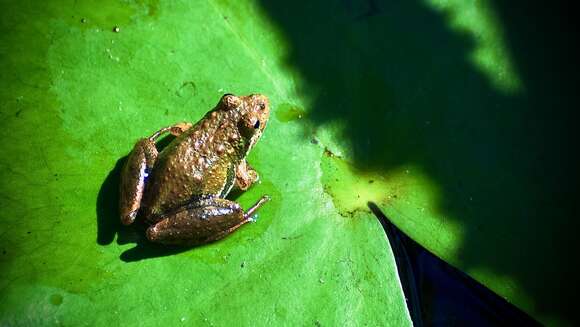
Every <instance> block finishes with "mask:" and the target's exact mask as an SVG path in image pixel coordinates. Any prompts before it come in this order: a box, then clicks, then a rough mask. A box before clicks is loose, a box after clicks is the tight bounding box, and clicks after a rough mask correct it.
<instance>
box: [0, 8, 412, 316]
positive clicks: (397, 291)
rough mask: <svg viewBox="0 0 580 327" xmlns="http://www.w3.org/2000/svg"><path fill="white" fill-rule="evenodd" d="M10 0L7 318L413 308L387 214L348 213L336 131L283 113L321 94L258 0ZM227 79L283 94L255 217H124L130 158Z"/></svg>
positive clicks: (234, 87)
mask: <svg viewBox="0 0 580 327" xmlns="http://www.w3.org/2000/svg"><path fill="white" fill-rule="evenodd" d="M39 5H40V6H42V7H38V6H39ZM4 6H5V7H6V8H8V9H10V10H9V11H6V10H3V11H2V12H3V17H2V31H3V33H2V34H3V35H2V37H3V40H2V47H3V48H2V51H3V53H2V54H3V57H2V67H1V70H2V71H3V72H5V74H3V80H4V82H5V83H6V84H5V85H6V87H4V88H3V89H2V91H1V92H2V97H1V99H2V118H3V121H4V123H3V124H4V128H3V136H5V137H6V141H7V144H6V146H3V147H2V150H1V151H2V152H1V156H2V161H1V168H2V188H1V195H2V206H3V210H2V222H3V225H4V227H3V232H2V251H3V254H2V256H1V260H2V270H1V273H0V274H1V275H0V276H1V277H2V278H0V279H1V282H0V283H1V286H0V288H1V289H2V298H1V303H0V305H1V311H0V312H1V315H0V317H1V319H0V320H1V321H2V323H8V324H17V325H20V324H24V325H29V324H32V325H37V324H45V325H84V324H86V325H94V324H98V325H111V324H113V325H118V324H121V323H123V324H127V323H129V324H139V325H159V324H164V323H169V324H177V323H181V322H183V323H185V324H187V325H204V324H205V325H232V324H236V325H238V324H241V325H253V324H254V323H258V324H263V325H269V324H271V323H276V322H279V323H285V324H308V325H310V324H312V325H314V324H319V325H336V324H344V323H348V324H361V323H364V322H376V323H392V324H397V325H409V324H410V320H409V315H408V313H407V309H406V307H405V301H404V298H403V294H402V291H401V287H400V284H399V281H398V277H397V274H396V269H395V266H394V262H393V258H392V254H391V252H390V250H389V247H388V243H387V240H386V238H385V236H384V233H383V232H382V230H381V228H380V225H379V223H378V222H377V221H376V220H375V219H374V218H373V217H372V216H370V215H368V214H366V215H364V216H361V217H357V218H356V219H354V218H345V217H342V216H341V215H340V214H338V213H337V211H336V209H335V208H334V206H333V204H332V199H331V198H330V197H329V196H328V195H327V194H326V193H325V192H324V187H323V184H322V182H321V180H320V177H321V175H322V172H321V167H320V165H321V157H322V156H323V152H324V148H323V147H322V146H321V145H320V144H318V145H317V144H313V143H311V140H310V138H308V137H305V136H304V130H305V129H304V125H303V124H302V122H301V121H300V120H292V119H277V118H276V117H277V116H276V115H277V114H278V112H277V111H278V108H282V109H280V110H284V109H283V108H284V107H285V106H287V104H288V103H292V104H293V105H294V106H299V107H302V108H306V103H305V102H304V101H305V100H304V99H303V98H302V97H300V96H299V95H298V94H296V90H295V85H296V83H297V82H298V81H297V80H296V77H295V76H294V75H293V73H292V72H291V71H290V70H289V69H288V68H286V67H284V66H283V65H282V64H281V62H282V61H283V60H284V58H283V57H284V55H285V53H286V52H285V51H286V50H285V49H284V48H283V47H281V42H283V38H282V37H281V35H279V34H276V33H273V31H274V30H275V29H274V27H273V26H272V24H271V23H270V22H268V20H267V19H266V15H265V14H263V13H259V10H260V8H259V7H258V5H257V4H256V3H251V2H247V3H244V4H239V5H236V6H235V7H234V6H226V5H225V4H218V3H213V2H208V3H205V2H204V3H191V2H172V3H166V4H157V3H142V2H135V3H132V2H131V3H130V2H122V1H105V2H102V1H94V2H88V1H81V2H76V1H59V2H57V1H53V2H48V3H46V4H42V5H41V4H40V3H37V2H30V3H26V2H22V1H15V2H13V3H8V4H4ZM253 13H255V14H253ZM258 40H259V41H258ZM226 92H230V93H235V94H248V93H256V92H259V93H263V94H266V95H268V96H269V97H270V99H271V103H272V108H273V112H274V113H273V115H272V118H271V121H270V124H269V127H268V129H267V130H266V134H265V136H264V137H263V139H262V140H261V141H260V143H259V144H258V146H257V147H256V148H255V150H254V151H253V153H251V155H250V157H249V161H250V162H251V163H252V165H253V166H254V167H255V168H256V169H257V170H258V171H259V172H260V174H261V177H262V183H261V184H259V185H257V186H255V187H253V188H252V189H251V190H250V191H249V192H246V193H245V194H243V195H241V196H240V197H239V198H238V200H239V201H240V203H241V204H242V205H243V206H245V207H248V206H249V205H250V204H251V203H252V202H254V201H255V200H256V199H258V197H259V196H261V195H262V194H269V195H271V196H272V201H271V202H270V203H268V205H267V206H266V207H264V208H263V210H260V213H259V217H258V222H257V223H255V224H251V225H248V226H246V227H244V228H243V229H242V230H240V231H239V232H237V233H235V234H234V235H232V236H231V237H228V238H227V239H225V240H223V241H220V242H217V243H214V244H211V245H208V246H204V247H199V248H195V249H190V250H175V249H167V248H163V247H158V246H153V245H150V244H147V243H146V242H144V241H143V238H142V236H141V235H140V233H141V232H142V231H140V230H139V229H138V228H121V227H120V226H119V223H118V217H117V216H118V215H117V211H116V205H117V202H118V192H117V187H118V172H119V166H120V164H121V162H122V160H121V161H119V162H118V160H120V159H121V158H123V157H124V156H125V155H126V154H127V153H128V151H129V150H130V149H131V147H132V144H133V143H134V142H135V141H136V140H137V139H138V138H139V137H142V136H144V135H147V134H150V133H151V132H153V131H155V130H156V129H158V128H159V127H162V126H165V125H168V124H171V123H174V122H176V121H196V120H198V119H199V118H200V117H201V116H202V115H203V114H204V113H205V112H206V111H207V110H209V109H211V108H212V107H213V105H215V103H216V102H217V101H218V100H219V98H220V97H221V95H222V94H223V93H226Z"/></svg>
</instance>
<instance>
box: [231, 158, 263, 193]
mask: <svg viewBox="0 0 580 327" xmlns="http://www.w3.org/2000/svg"><path fill="white" fill-rule="evenodd" d="M259 179H260V176H259V175H258V172H256V171H255V170H254V168H252V167H251V166H250V164H249V163H248V162H247V161H246V160H242V162H240V164H239V165H238V166H237V167H236V183H235V185H234V186H235V187H236V188H238V189H239V190H242V191H245V190H247V189H249V188H250V186H252V184H254V183H256V182H257V181H258V180H259Z"/></svg>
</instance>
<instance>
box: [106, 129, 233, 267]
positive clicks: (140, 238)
mask: <svg viewBox="0 0 580 327" xmlns="http://www.w3.org/2000/svg"><path fill="white" fill-rule="evenodd" d="M171 139H172V137H166V138H164V139H162V140H161V141H160V142H159V143H158V147H159V148H162V147H163V146H164V145H166V144H168V143H169V141H170V140H171ZM126 160H127V156H125V157H123V158H121V159H119V160H117V163H116V164H115V167H114V168H113V169H112V170H111V171H110V172H109V174H108V175H107V177H106V178H105V180H104V181H103V184H102V185H101V188H100V190H99V194H98V195H97V244H99V245H103V246H104V245H109V244H111V243H113V241H114V239H115V235H117V244H118V245H123V244H128V243H135V244H136V246H135V247H133V248H131V249H129V250H127V251H125V252H123V253H121V255H120V259H121V260H122V261H124V262H133V261H139V260H143V259H149V258H157V257H164V256H168V255H173V254H177V253H180V252H184V251H188V250H191V247H171V246H166V245H160V244H155V243H151V242H149V241H148V240H147V238H146V237H145V230H146V229H147V226H146V225H145V223H143V222H141V221H137V222H135V223H134V224H133V225H131V226H123V225H122V224H121V222H120V219H119V183H120V180H121V171H122V169H123V166H124V165H125V161H126ZM238 196H239V194H238V193H235V194H234V193H232V194H231V195H230V196H228V198H236V197H238Z"/></svg>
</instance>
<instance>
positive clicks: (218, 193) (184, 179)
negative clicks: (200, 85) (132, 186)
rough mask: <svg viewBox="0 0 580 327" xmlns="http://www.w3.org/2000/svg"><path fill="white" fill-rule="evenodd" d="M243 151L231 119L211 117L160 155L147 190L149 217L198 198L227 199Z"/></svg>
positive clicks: (218, 116)
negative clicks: (225, 197)
mask: <svg viewBox="0 0 580 327" xmlns="http://www.w3.org/2000/svg"><path fill="white" fill-rule="evenodd" d="M242 147H243V144H242V141H241V138H240V135H239V133H238V131H237V129H236V128H235V124H234V123H233V122H232V119H231V117H228V116H227V113H223V112H221V113H220V112H215V111H214V112H210V113H208V114H207V115H206V117H204V118H203V119H202V120H201V121H199V122H198V123H197V124H196V125H194V126H193V127H192V128H190V129H189V130H188V131H187V132H186V133H184V134H182V135H181V136H179V137H178V138H176V139H175V140H173V141H172V142H171V143H170V144H169V145H168V146H167V147H166V148H165V149H163V151H161V153H160V154H159V157H158V161H157V162H156V164H155V167H154V168H153V170H152V172H151V175H150V183H149V184H148V186H147V190H146V200H145V204H144V210H145V216H146V217H151V216H157V215H160V214H163V213H164V212H166V211H168V210H171V209H175V208H178V207H179V206H181V205H184V204H186V203H189V202H191V200H192V199H195V198H196V197H206V196H208V197H224V196H225V195H227V193H228V192H229V190H230V189H231V186H232V185H233V183H234V179H235V168H236V166H237V165H238V164H239V162H240V160H241V157H240V149H241V148H242Z"/></svg>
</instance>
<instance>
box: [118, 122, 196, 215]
mask: <svg viewBox="0 0 580 327" xmlns="http://www.w3.org/2000/svg"><path fill="white" fill-rule="evenodd" d="M190 127H191V124H189V123H179V124H175V125H173V126H169V127H165V128H163V129H161V130H159V131H157V132H155V133H154V134H153V135H151V136H150V137H148V138H144V139H141V140H139V141H138V142H137V143H136V144H135V146H134V147H133V150H132V151H131V153H130V154H129V156H128V157H127V162H126V163H125V166H124V167H123V171H122V173H121V186H120V193H121V197H120V199H119V208H120V213H121V222H122V223H123V224H124V225H129V224H131V223H133V221H135V217H136V216H137V212H138V211H139V208H140V207H141V199H142V198H143V191H144V190H145V182H146V179H147V176H148V174H149V172H150V171H151V169H152V168H153V166H154V164H155V161H156V160H157V155H158V151H157V148H156V147H155V141H156V140H157V139H158V138H159V137H160V136H161V135H163V134H164V133H166V132H170V133H171V134H173V135H176V136H178V135H180V134H181V133H183V132H185V131H186V130H187V129H188V128H190Z"/></svg>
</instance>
